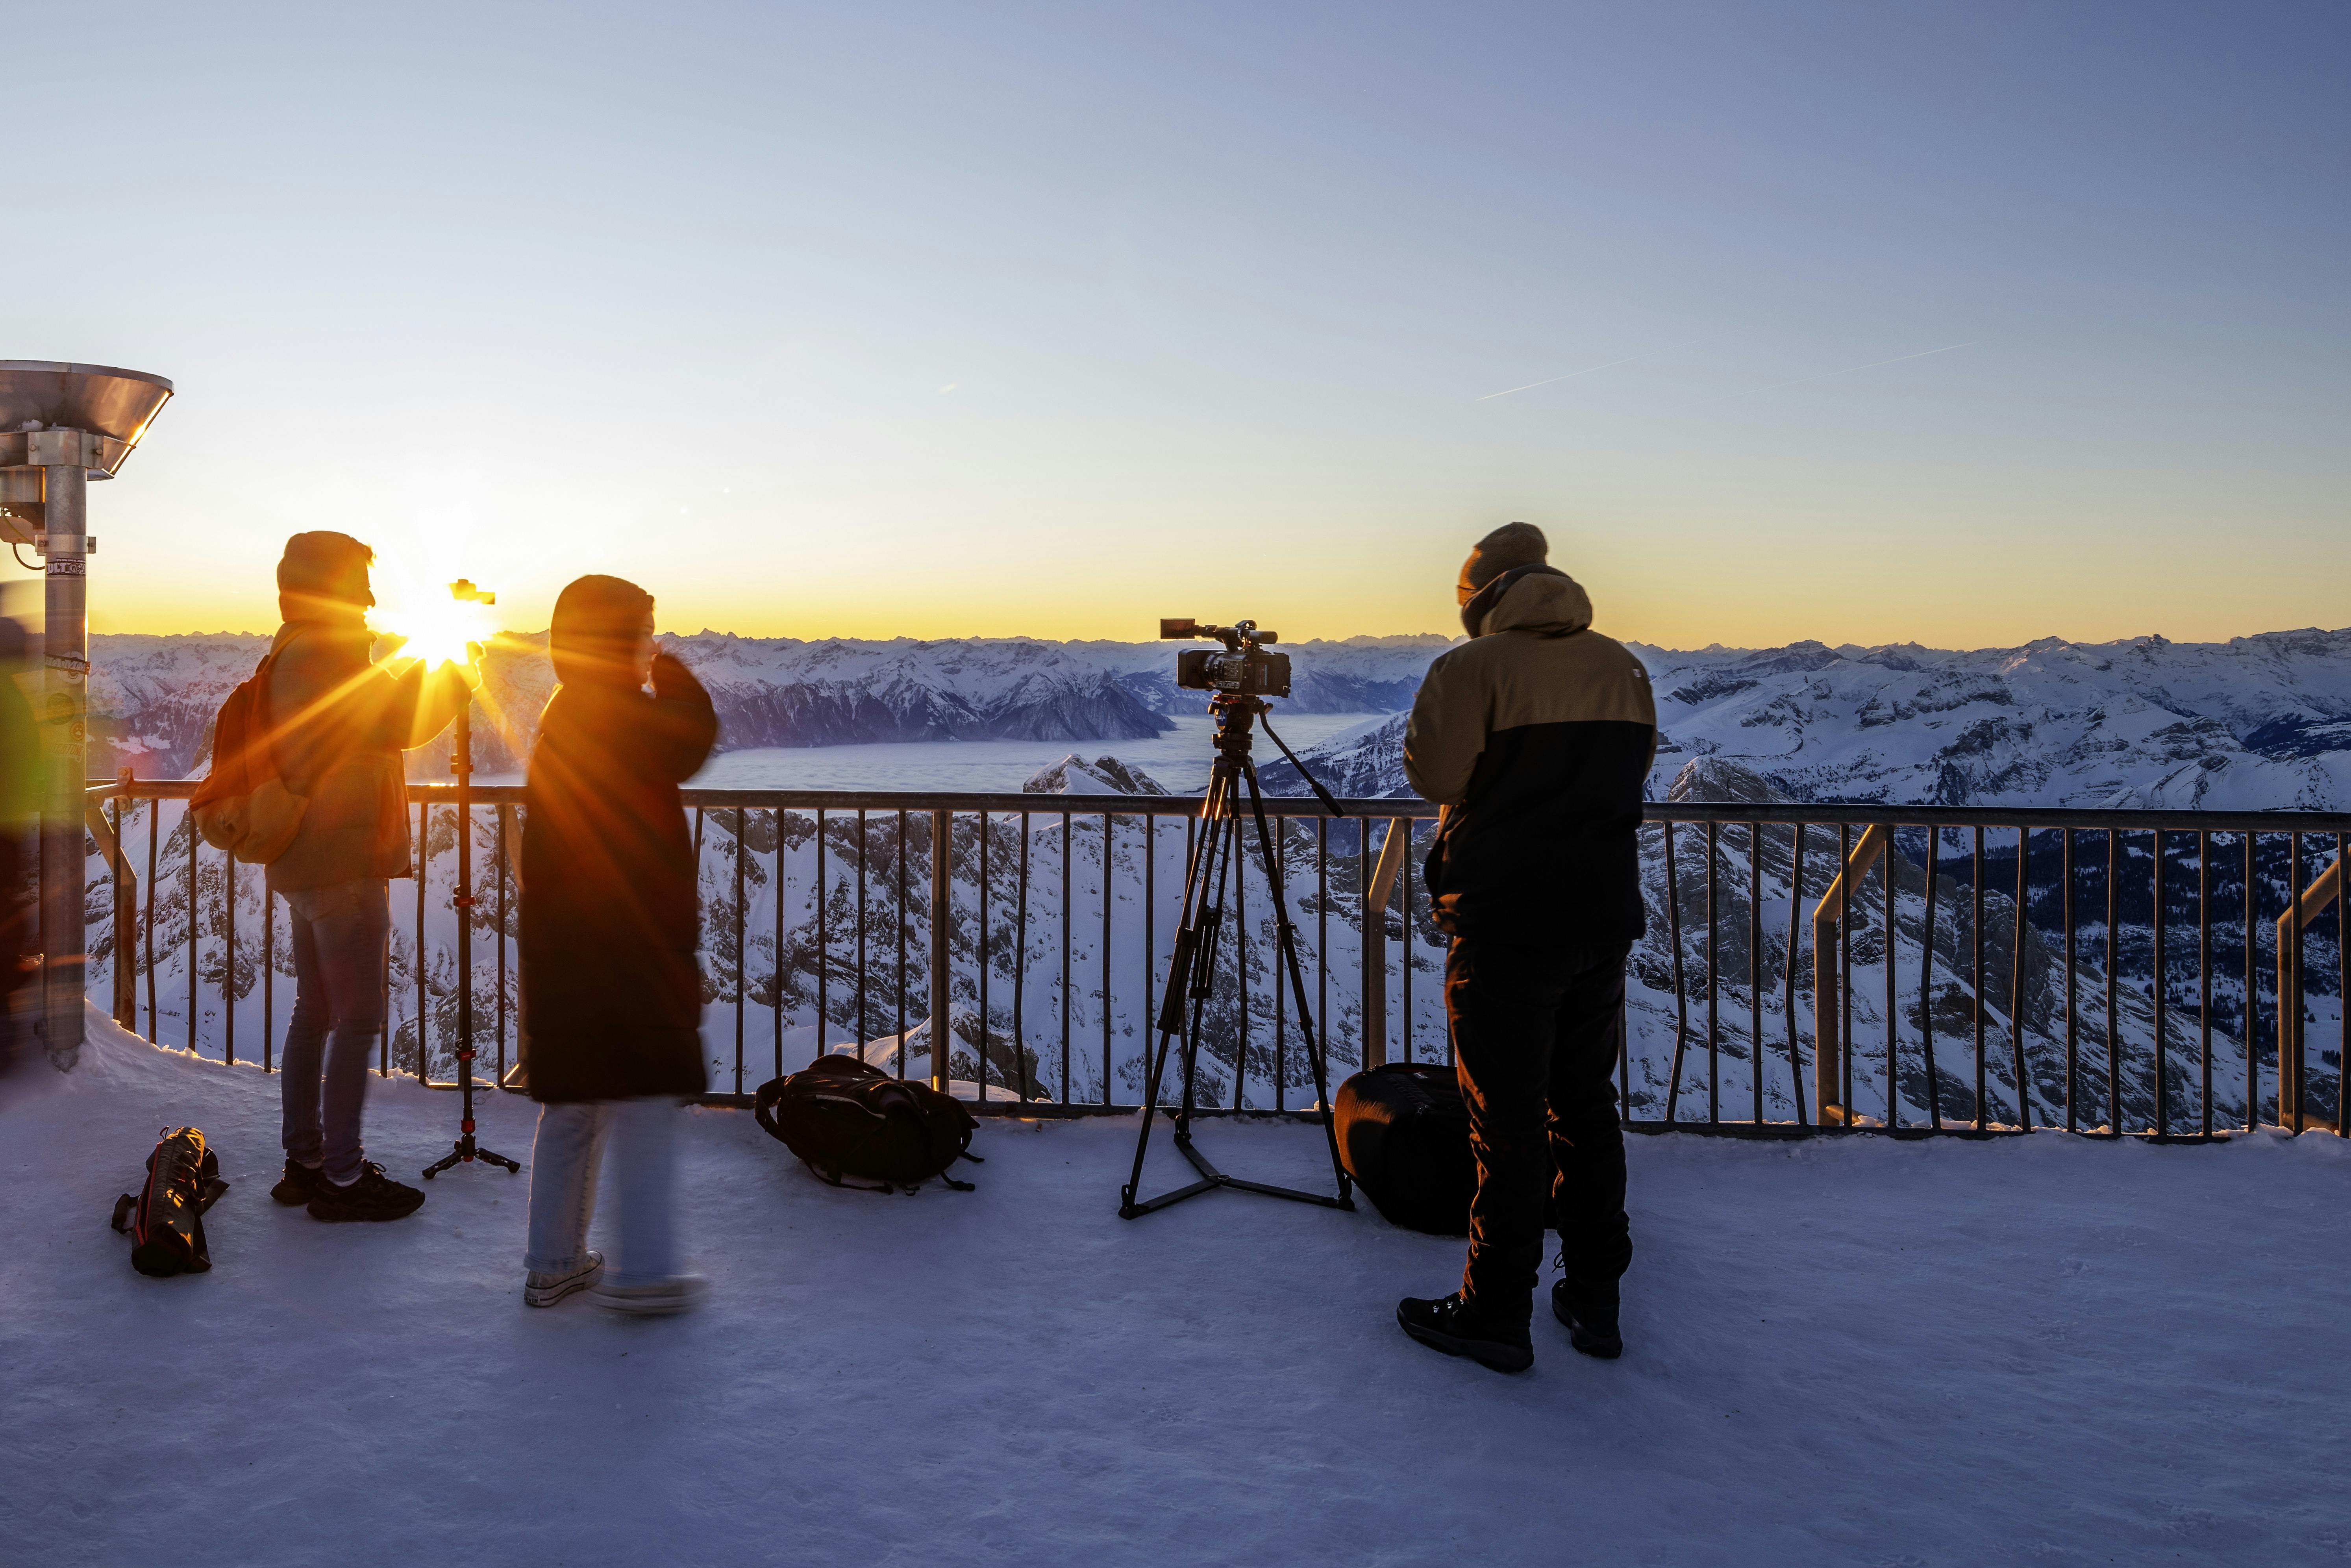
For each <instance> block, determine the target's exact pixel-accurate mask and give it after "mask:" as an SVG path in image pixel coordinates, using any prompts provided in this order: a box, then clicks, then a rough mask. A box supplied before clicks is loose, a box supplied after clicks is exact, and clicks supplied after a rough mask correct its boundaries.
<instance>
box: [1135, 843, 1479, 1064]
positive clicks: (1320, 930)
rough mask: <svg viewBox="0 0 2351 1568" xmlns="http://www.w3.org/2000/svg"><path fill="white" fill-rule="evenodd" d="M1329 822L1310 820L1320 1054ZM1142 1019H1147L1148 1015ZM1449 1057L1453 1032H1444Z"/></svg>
mask: <svg viewBox="0 0 2351 1568" xmlns="http://www.w3.org/2000/svg"><path fill="white" fill-rule="evenodd" d="M1330 950H1331V819H1330V818H1328V817H1317V818H1315V819H1314V1018H1315V1021H1316V1022H1317V1023H1319V1024H1320V1025H1321V1026H1322V1050H1323V1054H1324V1055H1325V1056H1326V1057H1327V1056H1328V1055H1329V1054H1330V1049H1331V963H1330ZM1144 1016H1145V1017H1146V1018H1147V1017H1149V1016H1150V1015H1149V1013H1147V1012H1146V1013H1145V1014H1144ZM1445 1035H1446V1040H1447V1054H1448V1056H1449V1054H1450V1051H1451V1043H1450V1042H1451V1040H1452V1038H1453V1031H1452V1030H1446V1031H1445Z"/></svg>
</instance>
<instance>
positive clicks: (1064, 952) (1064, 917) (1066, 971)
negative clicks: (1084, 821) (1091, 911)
mask: <svg viewBox="0 0 2351 1568" xmlns="http://www.w3.org/2000/svg"><path fill="white" fill-rule="evenodd" d="M1070 847H1071V828H1070V813H1069V812H1067V811H1064V812H1062V813H1061V1103H1062V1104H1064V1105H1066V1104H1068V1103H1070Z"/></svg>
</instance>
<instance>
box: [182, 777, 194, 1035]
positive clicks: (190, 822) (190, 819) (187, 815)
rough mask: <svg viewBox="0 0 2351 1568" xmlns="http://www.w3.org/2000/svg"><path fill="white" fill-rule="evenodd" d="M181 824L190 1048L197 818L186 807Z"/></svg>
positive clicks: (192, 1021) (192, 1031)
mask: <svg viewBox="0 0 2351 1568" xmlns="http://www.w3.org/2000/svg"><path fill="white" fill-rule="evenodd" d="M180 824H181V826H183V827H184V828H186V829H187V830H188V1050H189V1051H194V1050H195V1049H196V819H195V813H194V812H193V810H190V809H188V808H185V807H183V808H182V809H181V811H180Z"/></svg>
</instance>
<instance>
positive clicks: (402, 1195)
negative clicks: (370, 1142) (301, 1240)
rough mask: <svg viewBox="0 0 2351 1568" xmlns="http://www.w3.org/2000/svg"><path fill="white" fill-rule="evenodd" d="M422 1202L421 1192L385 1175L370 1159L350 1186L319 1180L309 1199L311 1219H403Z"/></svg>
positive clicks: (380, 1167) (361, 1167) (412, 1212)
mask: <svg viewBox="0 0 2351 1568" xmlns="http://www.w3.org/2000/svg"><path fill="white" fill-rule="evenodd" d="M423 1205H424V1195H423V1193H421V1192H419V1191H417V1190H416V1189H415V1188H414V1187H413V1186H402V1185H401V1184H400V1183H398V1182H396V1181H394V1180H392V1178H391V1177H390V1176H386V1175H384V1174H383V1167H382V1166H380V1165H378V1164H376V1163H375V1162H374V1161H373V1160H370V1161H368V1162H367V1163H366V1164H365V1165H363V1166H360V1179H359V1180H357V1181H355V1182H353V1183H351V1184H350V1186H337V1185H336V1184H335V1183H333V1182H330V1181H324V1180H322V1181H320V1182H319V1195H318V1196H317V1197H314V1198H312V1199H311V1200H310V1218H313V1219H329V1220H340V1219H405V1218H408V1217H409V1216H410V1215H412V1214H414V1213H415V1212H416V1211H417V1210H418V1209H419V1208H421V1207H423Z"/></svg>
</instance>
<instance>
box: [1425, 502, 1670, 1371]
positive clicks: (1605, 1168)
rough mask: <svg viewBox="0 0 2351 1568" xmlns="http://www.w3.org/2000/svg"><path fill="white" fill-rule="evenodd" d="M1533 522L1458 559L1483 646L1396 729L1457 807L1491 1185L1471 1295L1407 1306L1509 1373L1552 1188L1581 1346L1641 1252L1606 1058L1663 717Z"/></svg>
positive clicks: (1603, 1332)
mask: <svg viewBox="0 0 2351 1568" xmlns="http://www.w3.org/2000/svg"><path fill="white" fill-rule="evenodd" d="M1548 551H1549V547H1548V546H1547V544H1546V543H1545V541H1544V539H1543V537H1542V533H1541V530H1540V529H1537V528H1531V527H1530V526H1529V525H1527V524H1525V523H1511V524H1509V525H1508V526H1506V527H1504V528H1497V529H1496V530H1495V531H1494V532H1492V533H1491V534H1489V535H1488V536H1487V537H1486V538H1483V539H1481V540H1479V544H1478V547H1477V549H1474V550H1472V551H1471V552H1470V555H1469V559H1468V561H1467V562H1466V563H1464V565H1463V566H1462V569H1461V580H1460V584H1459V588H1458V596H1459V599H1460V601H1461V606H1462V608H1461V622H1462V624H1463V626H1465V627H1466V628H1467V629H1468V632H1469V638H1470V640H1469V641H1468V643H1462V644H1460V645H1458V646H1456V647H1454V648H1451V649H1448V650H1447V651H1446V652H1445V653H1441V654H1439V655H1438V656H1437V662H1436V663H1435V664H1432V665H1431V666H1430V667H1429V671H1428V675H1427V677H1426V679H1425V680H1424V681H1423V682H1422V683H1421V687H1420V692H1419V695H1417V696H1416V698H1415V699H1414V701H1413V706H1412V716H1411V718H1410V719H1409V720H1408V721H1406V726H1405V756H1404V762H1405V777H1406V778H1407V779H1410V780H1411V782H1412V785H1413V788H1414V789H1417V790H1418V791H1419V792H1420V794H1421V797H1422V798H1423V799H1424V800H1433V801H1436V802H1437V803H1438V804H1439V805H1442V806H1443V807H1444V808H1445V811H1444V817H1443V820H1442V821H1441V822H1440V824H1439V826H1438V828H1437V842H1436V844H1435V846H1434V847H1433V848H1432V849H1431V850H1430V851H1429V855H1428V862H1427V877H1428V881H1427V885H1428V890H1429V894H1430V905H1431V909H1432V912H1433V915H1434V917H1435V919H1436V922H1437V925H1438V926H1439V927H1440V928H1441V929H1443V930H1444V931H1445V932H1446V933H1447V935H1448V936H1451V937H1452V938H1453V945H1452V949H1451V952H1450V953H1449V954H1448V955H1447V959H1446V965H1445V1009H1446V1015H1447V1020H1448V1022H1449V1023H1450V1025H1451V1027H1452V1033H1453V1048H1454V1060H1455V1063H1456V1066H1457V1069H1458V1074H1459V1078H1460V1082H1461V1092H1462V1095H1463V1098H1464V1099H1466V1100H1467V1101H1468V1110H1469V1145H1470V1148H1471V1150H1472V1152H1473V1153H1474V1154H1475V1155H1476V1156H1477V1161H1478V1195H1477V1197H1476V1198H1475V1199H1474V1200H1473V1201H1472V1202H1471V1204H1470V1207H1469V1258H1468V1263H1467V1264H1466V1266H1465V1267H1464V1268H1463V1270H1462V1276H1461V1289H1460V1290H1459V1291H1457V1292H1456V1293H1454V1294H1453V1295H1450V1296H1446V1297H1442V1298H1439V1299H1437V1300H1423V1299H1419V1298H1411V1297H1408V1298H1406V1299H1405V1301H1401V1302H1399V1303H1398V1304H1397V1307H1396V1321H1397V1322H1398V1323H1400V1324H1401V1325H1402V1326H1403V1328H1404V1330H1405V1333H1409V1334H1411V1335H1412V1336H1413V1337H1414V1338H1415V1339H1416V1340H1419V1341H1420V1342H1421V1343H1425V1344H1428V1345H1432V1346H1434V1347H1436V1348H1437V1349H1438V1350H1443V1351H1446V1352H1448V1353H1449V1354H1455V1355H1467V1356H1470V1357H1472V1358H1473V1359H1475V1360H1477V1361H1479V1362H1481V1363H1483V1364H1485V1365H1488V1366H1490V1367H1493V1368H1495V1369H1496V1370H1498V1371H1504V1372H1519V1371H1523V1370H1525V1369H1526V1368H1527V1367H1530V1366H1531V1365H1533V1364H1534V1346H1533V1338H1532V1335H1531V1333H1530V1332H1529V1320H1530V1319H1531V1317H1532V1316H1533V1297H1534V1289H1535V1286H1536V1285H1537V1284H1538V1283H1539V1282H1540V1281H1541V1270H1542V1239H1543V1199H1544V1195H1545V1189H1546V1187H1548V1188H1549V1191H1550V1197H1551V1199H1552V1207H1553V1210H1554V1214H1555V1218H1556V1221H1557V1224H1558V1228H1559V1239H1560V1262H1561V1268H1562V1276H1561V1278H1560V1280H1559V1281H1558V1283H1557V1284H1556V1285H1555V1286H1554V1287H1553V1288H1552V1312H1553V1313H1554V1315H1556V1316H1557V1317H1558V1318H1559V1320H1560V1321H1561V1322H1562V1323H1565V1324H1566V1325H1567V1327H1568V1331H1569V1336H1570V1341H1571V1343H1573V1344H1574V1346H1575V1348H1576V1349H1578V1350H1580V1351H1583V1353H1584V1354H1587V1355H1597V1356H1614V1355H1618V1354H1622V1353H1623V1350H1624V1341H1623V1339H1622V1337H1621V1336H1620V1335H1619V1333H1618V1332H1617V1324H1616V1306H1617V1281H1618V1280H1619V1279H1621V1278H1622V1277H1623V1275H1624V1272H1625V1268H1626V1267H1627V1265H1628V1264H1629V1263H1630V1262H1631V1260H1632V1256H1633V1241H1632V1233H1631V1228H1630V1226H1629V1225H1628V1224H1627V1222H1626V1220H1625V1142H1624V1134H1623V1132H1622V1130H1621V1129H1620V1128H1619V1126H1618V1124H1617V1119H1616V1093H1615V1086H1614V1083H1613V1082H1611V1079H1612V1076H1613V1074H1614V1070H1615V1065H1616V1054H1617V1035H1618V1028H1619V1018H1620V1013H1621V1009H1622V1008H1623V1004H1624V999H1625V955H1626V953H1627V951H1628V950H1629V949H1630V947H1631V946H1632V944H1633V943H1634V942H1635V940H1636V939H1638V938H1639V936H1640V935H1641V932H1642V927H1643V923H1644V917H1643V906H1642V901H1641V877H1640V856H1639V852H1638V848H1637V844H1636V839H1635V834H1636V832H1637V831H1638V830H1639V827H1640V823H1641V799H1642V795H1643V787H1644V785H1645V783H1646V779H1647V777H1648V771H1649V764H1650V763H1651V761H1652V760H1654V758H1655V757H1656V745H1657V718H1656V706H1655V705H1654V703H1653V701H1652V699H1651V697H1650V694H1649V677H1648V673H1647V672H1646V670H1644V669H1642V667H1641V664H1640V661H1639V660H1637V659H1635V658H1634V657H1633V655H1632V654H1631V653H1628V652H1626V651H1625V647H1624V646H1623V644H1621V643H1615V642H1612V641H1611V640H1610V639H1608V638H1606V637H1604V636H1602V635H1601V634H1600V633H1599V632H1594V631H1593V630H1592V629H1591V628H1592V601H1591V600H1590V599H1589V598H1587V597H1586V596H1585V594H1584V591H1583V589H1582V588H1581V587H1579V586H1577V584H1576V582H1575V580H1574V579H1573V578H1571V577H1569V576H1568V575H1567V574H1566V573H1565V572H1562V571H1560V570H1557V569H1555V568H1553V567H1551V566H1549V565H1546V564H1545V563H1544V558H1545V556H1546V555H1547V554H1548Z"/></svg>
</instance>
